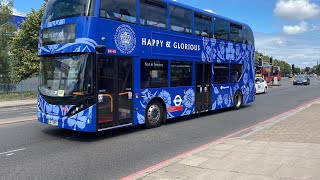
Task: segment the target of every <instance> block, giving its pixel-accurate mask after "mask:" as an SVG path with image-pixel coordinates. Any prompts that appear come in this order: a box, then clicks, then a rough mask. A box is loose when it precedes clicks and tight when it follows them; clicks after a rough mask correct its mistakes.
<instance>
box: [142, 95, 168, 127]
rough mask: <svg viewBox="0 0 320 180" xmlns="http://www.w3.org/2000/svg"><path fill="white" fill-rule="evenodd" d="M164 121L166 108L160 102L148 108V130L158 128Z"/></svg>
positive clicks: (153, 103) (152, 103)
mask: <svg viewBox="0 0 320 180" xmlns="http://www.w3.org/2000/svg"><path fill="white" fill-rule="evenodd" d="M163 121H164V108H163V106H162V105H161V103H159V102H158V101H153V102H151V103H150V105H149V106H148V107H147V112H146V126H147V128H150V129H151V128H156V127H159V126H160V125H161V123H162V122H163Z"/></svg>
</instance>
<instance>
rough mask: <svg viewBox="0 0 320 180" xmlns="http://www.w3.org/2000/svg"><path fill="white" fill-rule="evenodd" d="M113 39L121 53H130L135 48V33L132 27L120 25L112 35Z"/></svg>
mask: <svg viewBox="0 0 320 180" xmlns="http://www.w3.org/2000/svg"><path fill="white" fill-rule="evenodd" d="M114 41H115V44H116V46H117V48H118V50H119V51H120V52H121V53H123V54H131V53H132V52H133V51H134V49H135V48H136V43H137V39H136V35H135V32H134V31H133V29H132V28H131V27H130V26H128V25H126V24H123V25H120V26H119V27H118V28H117V30H116V32H115V35H114Z"/></svg>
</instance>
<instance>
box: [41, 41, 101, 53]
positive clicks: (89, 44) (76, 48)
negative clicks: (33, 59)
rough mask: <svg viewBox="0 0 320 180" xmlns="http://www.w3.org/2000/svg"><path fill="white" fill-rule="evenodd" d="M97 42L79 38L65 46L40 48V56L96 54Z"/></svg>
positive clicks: (56, 45)
mask: <svg viewBox="0 0 320 180" xmlns="http://www.w3.org/2000/svg"><path fill="white" fill-rule="evenodd" d="M97 45H98V44H97V42H95V41H94V40H93V39H90V38H79V39H76V41H75V42H74V43H68V44H65V45H61V44H55V45H49V46H43V47H40V48H39V54H43V53H45V54H55V53H64V52H69V51H71V52H95V47H96V46H97Z"/></svg>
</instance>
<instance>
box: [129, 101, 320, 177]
mask: <svg viewBox="0 0 320 180" xmlns="http://www.w3.org/2000/svg"><path fill="white" fill-rule="evenodd" d="M319 117H320V104H319V102H315V103H314V104H313V105H311V106H307V107H305V108H303V109H299V110H296V111H295V112H292V113H291V114H290V115H288V116H286V117H279V119H275V120H274V123H270V124H269V125H268V126H263V125H262V126H261V127H257V128H256V129H257V130H254V131H250V133H248V134H245V135H243V136H241V137H234V138H229V139H227V140H225V141H222V142H220V143H219V144H212V145H209V146H208V147H206V148H204V149H200V150H198V151H197V152H194V153H192V154H186V155H185V156H183V157H179V159H178V160H176V161H175V162H174V163H171V164H167V165H163V166H162V168H157V169H154V170H150V171H148V173H145V174H143V176H139V177H138V178H134V179H141V180H149V179H164V180H171V179H173V180H179V179H181V180H185V179H186V180H187V179H188V180H191V179H196V180H200V179H205V180H207V179H218V180H219V179H221V180H229V179H230V180H251V179H252V180H257V179H259V180H260V179H262V180H279V179H281V180H285V179H287V180H293V179H295V180H303V179H310V180H313V179H315V180H319V179H320V128H319V127H320V118H319Z"/></svg>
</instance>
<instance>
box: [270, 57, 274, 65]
mask: <svg viewBox="0 0 320 180" xmlns="http://www.w3.org/2000/svg"><path fill="white" fill-rule="evenodd" d="M270 65H271V66H272V65H273V57H270Z"/></svg>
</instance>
